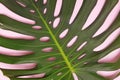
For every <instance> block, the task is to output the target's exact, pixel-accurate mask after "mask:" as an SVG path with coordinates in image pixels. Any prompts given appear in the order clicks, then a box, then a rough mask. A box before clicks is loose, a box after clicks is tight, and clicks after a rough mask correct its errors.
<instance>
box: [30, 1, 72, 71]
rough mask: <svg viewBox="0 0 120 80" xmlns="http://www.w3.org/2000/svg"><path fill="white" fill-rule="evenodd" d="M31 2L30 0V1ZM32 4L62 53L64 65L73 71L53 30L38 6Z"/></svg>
mask: <svg viewBox="0 0 120 80" xmlns="http://www.w3.org/2000/svg"><path fill="white" fill-rule="evenodd" d="M31 2H32V1H31ZM32 5H33V6H34V8H35V9H36V11H37V13H38V15H39V18H40V19H41V20H42V22H43V23H44V25H45V27H46V28H47V30H48V32H49V33H50V35H51V37H52V39H53V41H54V43H55V44H56V46H57V48H58V50H59V51H60V54H61V55H62V57H63V59H64V61H65V63H66V65H67V66H68V68H69V69H70V71H71V73H73V72H74V69H73V67H72V65H71V63H70V61H69V60H68V58H67V56H66V55H65V52H64V50H63V49H62V48H61V46H60V44H59V42H58V41H57V39H56V37H55V35H54V34H53V32H52V31H51V29H50V28H49V26H48V24H47V22H46V21H45V19H44V18H43V17H42V15H41V13H40V12H39V10H38V8H37V7H36V5H35V4H34V3H33V2H32Z"/></svg>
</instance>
